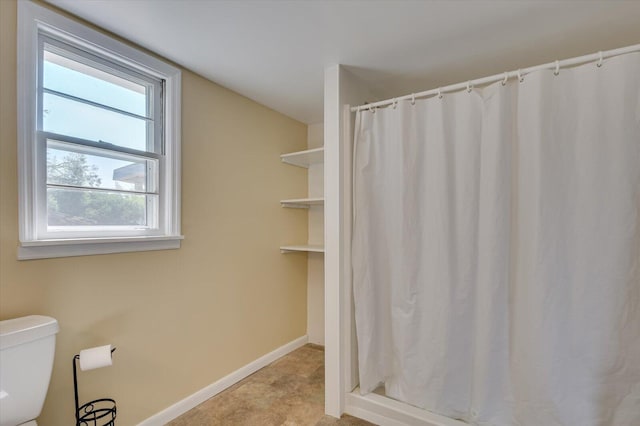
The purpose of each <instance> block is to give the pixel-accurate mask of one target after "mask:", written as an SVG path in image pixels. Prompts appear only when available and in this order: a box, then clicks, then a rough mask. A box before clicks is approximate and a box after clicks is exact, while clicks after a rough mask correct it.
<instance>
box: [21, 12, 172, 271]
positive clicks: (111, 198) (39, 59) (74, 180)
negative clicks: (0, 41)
mask: <svg viewBox="0 0 640 426" xmlns="http://www.w3.org/2000/svg"><path fill="white" fill-rule="evenodd" d="M18 15H19V39H18V43H19V46H18V52H19V59H18V64H19V65H18V76H19V77H18V90H19V92H18V101H19V105H18V107H19V108H18V115H19V117H18V120H19V125H18V129H19V130H18V131H19V135H18V144H19V154H20V155H19V156H20V158H19V178H20V188H19V194H20V243H21V244H20V248H19V250H18V258H20V259H31V258H41V257H59V256H76V255H83V254H101V253H114V252H124V251H138V250H158V249H169V248H178V247H179V246H180V239H181V238H182V236H181V235H180V220H179V219H180V218H179V213H180V204H179V203H180V193H179V192H180V179H179V178H180V138H179V136H180V104H179V102H180V71H179V70H178V69H177V68H175V67H173V66H171V65H169V64H166V63H164V62H162V61H160V60H158V59H156V58H154V57H152V56H150V55H147V54H145V53H143V52H140V51H138V50H136V49H133V48H131V47H130V46H127V45H125V44H123V43H120V42H118V41H116V40H114V39H112V38H110V37H107V36H105V35H103V34H101V33H99V32H97V31H94V30H92V29H90V28H87V27H85V26H84V25H81V24H79V23H77V22H75V21H72V20H70V19H67V18H65V17H63V16H60V15H58V14H56V13H54V12H52V11H51V10H49V9H46V8H44V7H42V6H39V5H36V4H34V3H31V2H27V1H23V2H20V3H19V9H18Z"/></svg>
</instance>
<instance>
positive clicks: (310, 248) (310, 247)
mask: <svg viewBox="0 0 640 426" xmlns="http://www.w3.org/2000/svg"><path fill="white" fill-rule="evenodd" d="M298 251H305V252H312V253H324V246H323V245H314V244H307V245H295V246H281V247H280V253H293V252H298Z"/></svg>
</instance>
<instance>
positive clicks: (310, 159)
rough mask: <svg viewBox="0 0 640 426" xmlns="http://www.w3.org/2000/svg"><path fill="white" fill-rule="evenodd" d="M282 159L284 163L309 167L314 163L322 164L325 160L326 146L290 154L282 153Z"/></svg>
mask: <svg viewBox="0 0 640 426" xmlns="http://www.w3.org/2000/svg"><path fill="white" fill-rule="evenodd" d="M280 159H281V160H282V162H283V163H287V164H291V165H292V166H298V167H304V168H306V169H308V168H309V166H311V165H313V164H320V163H322V162H324V147H320V148H314V149H307V150H306V151H298V152H292V153H290V154H282V155H281V156H280Z"/></svg>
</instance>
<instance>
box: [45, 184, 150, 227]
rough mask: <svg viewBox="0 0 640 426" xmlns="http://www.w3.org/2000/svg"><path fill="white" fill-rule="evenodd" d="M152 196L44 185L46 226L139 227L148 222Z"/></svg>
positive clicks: (146, 225)
mask: <svg viewBox="0 0 640 426" xmlns="http://www.w3.org/2000/svg"><path fill="white" fill-rule="evenodd" d="M156 197H157V196H155V195H142V194H122V193H118V192H106V191H91V190H82V189H60V188H47V224H48V226H50V227H51V226H65V227H68V226H73V227H84V226H139V227H155V226H153V225H154V224H148V223H147V200H149V201H150V204H152V205H155V204H157V200H154V198H156Z"/></svg>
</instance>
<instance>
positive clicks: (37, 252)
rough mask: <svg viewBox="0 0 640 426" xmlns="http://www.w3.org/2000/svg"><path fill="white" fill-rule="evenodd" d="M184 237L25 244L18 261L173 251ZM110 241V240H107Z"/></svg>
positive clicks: (44, 241) (45, 241)
mask: <svg viewBox="0 0 640 426" xmlns="http://www.w3.org/2000/svg"><path fill="white" fill-rule="evenodd" d="M183 238H184V237H182V236H178V237H158V238H154V237H146V238H130V239H123V238H114V240H116V241H117V240H123V241H117V242H112V241H109V242H106V241H101V242H96V240H100V239H98V238H94V239H88V238H87V239H85V240H84V241H82V240H80V241H79V240H73V241H65V242H64V243H59V244H56V243H55V241H53V240H48V241H47V240H42V241H35V242H31V243H30V245H27V244H25V243H23V244H22V246H20V247H18V260H33V259H48V258H53V257H72V256H91V255H96V254H112V253H128V252H134V251H153V250H173V249H179V248H180V241H181V240H182V239H183ZM105 240H108V239H105Z"/></svg>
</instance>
